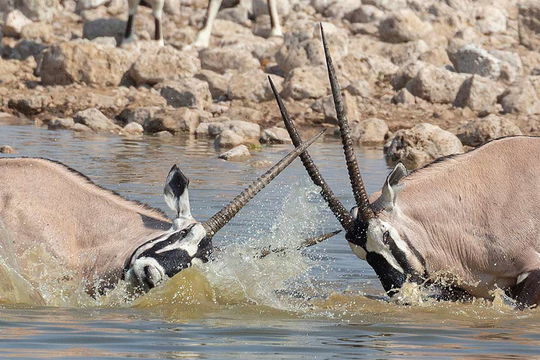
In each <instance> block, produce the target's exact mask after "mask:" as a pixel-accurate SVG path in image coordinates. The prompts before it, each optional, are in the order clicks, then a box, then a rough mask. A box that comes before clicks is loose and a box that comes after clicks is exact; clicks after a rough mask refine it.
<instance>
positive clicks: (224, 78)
mask: <svg viewBox="0 0 540 360" xmlns="http://www.w3.org/2000/svg"><path fill="white" fill-rule="evenodd" d="M231 76H234V75H233V74H230V73H228V74H226V75H221V74H218V73H217V72H214V71H212V70H205V69H202V70H200V71H199V72H198V73H197V74H195V77H196V78H197V79H199V80H202V81H206V82H207V83H208V88H209V89H210V94H212V99H218V100H219V99H224V98H226V97H227V95H228V93H229V80H230V77H231Z"/></svg>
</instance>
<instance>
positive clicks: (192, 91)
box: [157, 78, 212, 109]
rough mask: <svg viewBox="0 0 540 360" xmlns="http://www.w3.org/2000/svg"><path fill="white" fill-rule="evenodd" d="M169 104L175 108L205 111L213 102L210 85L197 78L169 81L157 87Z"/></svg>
mask: <svg viewBox="0 0 540 360" xmlns="http://www.w3.org/2000/svg"><path fill="white" fill-rule="evenodd" d="M157 90H159V93H160V94H161V96H163V98H164V99H165V100H166V101H167V104H169V105H170V106H173V107H176V108H178V107H182V106H188V107H197V108H199V109H204V108H205V107H207V106H208V105H209V104H210V103H211V102H212V94H210V89H209V87H208V83H206V82H204V81H201V80H199V79H196V78H185V79H179V80H167V81H164V82H162V83H160V84H159V85H158V86H157Z"/></svg>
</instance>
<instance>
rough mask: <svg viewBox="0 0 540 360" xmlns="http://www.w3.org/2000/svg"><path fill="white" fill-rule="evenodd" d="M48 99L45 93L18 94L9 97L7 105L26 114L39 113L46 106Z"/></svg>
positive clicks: (49, 99)
mask: <svg viewBox="0 0 540 360" xmlns="http://www.w3.org/2000/svg"><path fill="white" fill-rule="evenodd" d="M49 101H51V98H50V97H49V96H47V95H35V96H27V95H24V94H19V95H15V96H14V97H12V98H11V99H9V101H8V107H9V108H10V109H15V110H17V111H18V112H20V113H22V114H24V115H26V116H33V115H37V114H39V113H41V112H42V111H43V110H44V109H45V108H46V107H47V104H48V103H49Z"/></svg>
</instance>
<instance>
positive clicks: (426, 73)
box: [407, 65, 467, 104]
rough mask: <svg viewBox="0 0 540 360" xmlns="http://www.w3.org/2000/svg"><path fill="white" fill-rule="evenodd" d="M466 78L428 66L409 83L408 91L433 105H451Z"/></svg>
mask: <svg viewBox="0 0 540 360" xmlns="http://www.w3.org/2000/svg"><path fill="white" fill-rule="evenodd" d="M466 78H467V76H465V75H461V74H456V73H453V72H450V71H448V70H446V69H441V68H437V67H435V66H433V65H428V66H425V67H424V68H422V69H421V70H420V71H419V72H418V74H417V75H416V76H415V77H414V78H413V79H412V80H411V81H409V82H408V83H407V90H409V92H410V93H411V94H413V95H414V96H416V97H419V98H422V99H424V100H427V101H430V102H433V103H447V104H451V103H453V102H454V99H455V98H456V95H457V93H458V91H459V89H460V88H461V85H462V84H463V81H465V79H466Z"/></svg>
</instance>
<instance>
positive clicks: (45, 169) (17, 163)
mask: <svg viewBox="0 0 540 360" xmlns="http://www.w3.org/2000/svg"><path fill="white" fill-rule="evenodd" d="M10 167H12V168H19V169H21V168H28V169H29V170H28V176H34V177H35V176H51V175H54V176H58V177H61V178H62V180H63V181H65V183H66V184H69V186H75V187H79V188H80V189H81V191H87V192H89V193H92V194H94V195H95V196H98V197H100V198H103V199H105V200H106V201H110V202H111V203H114V204H116V205H118V206H121V207H123V208H127V209H131V210H134V211H136V212H138V213H140V214H142V215H145V216H149V217H152V218H155V219H158V220H161V221H166V222H169V221H170V220H169V219H168V217H167V215H166V214H165V213H164V212H163V211H162V210H160V209H156V208H153V207H151V206H149V205H147V204H144V203H141V202H139V201H136V200H129V199H126V198H124V197H123V196H121V195H120V194H118V193H116V192H114V191H112V190H109V189H106V188H104V187H102V186H100V185H97V184H96V183H94V182H93V181H92V180H91V179H90V178H89V177H88V176H86V175H84V174H83V173H81V172H79V171H77V170H75V169H73V168H71V167H69V166H67V165H65V164H63V163H61V162H60V161H56V160H50V159H46V158H36V157H10V158H2V159H0V168H10Z"/></svg>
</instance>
